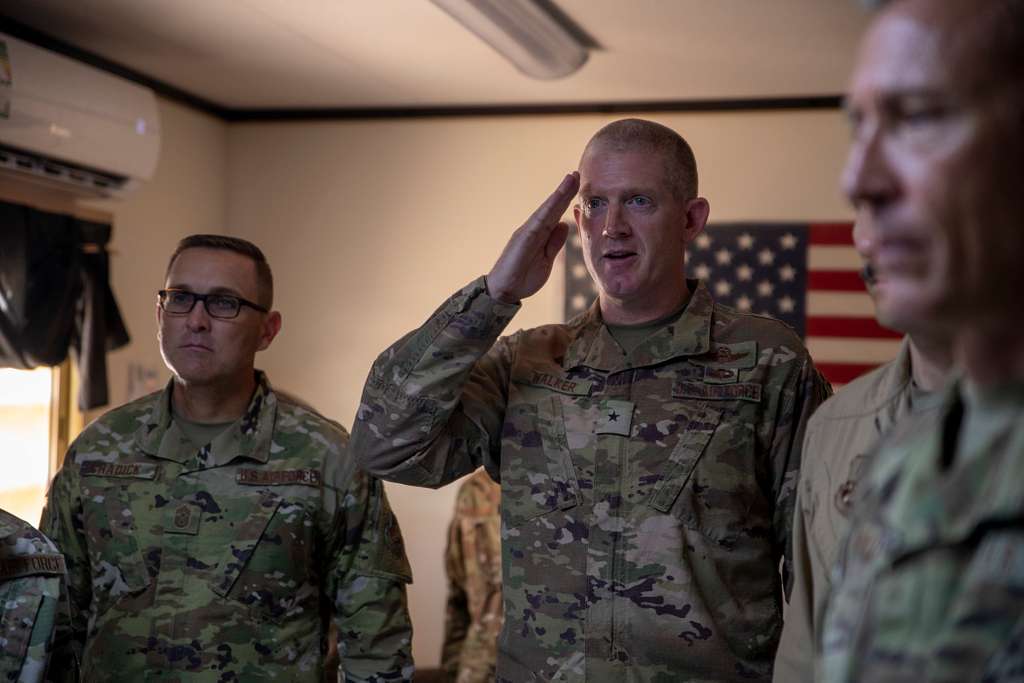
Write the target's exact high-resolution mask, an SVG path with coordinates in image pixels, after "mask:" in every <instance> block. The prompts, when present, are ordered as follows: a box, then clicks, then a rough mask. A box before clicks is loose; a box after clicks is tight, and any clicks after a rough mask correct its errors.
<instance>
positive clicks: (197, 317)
mask: <svg viewBox="0 0 1024 683" xmlns="http://www.w3.org/2000/svg"><path fill="white" fill-rule="evenodd" d="M185 322H186V324H187V325H188V328H189V329H190V330H192V331H194V332H199V331H202V330H206V329H209V327H210V314H209V313H208V312H207V311H206V302H205V301H196V303H195V306H193V307H192V310H191V311H189V312H188V315H187V316H186V318H185Z"/></svg>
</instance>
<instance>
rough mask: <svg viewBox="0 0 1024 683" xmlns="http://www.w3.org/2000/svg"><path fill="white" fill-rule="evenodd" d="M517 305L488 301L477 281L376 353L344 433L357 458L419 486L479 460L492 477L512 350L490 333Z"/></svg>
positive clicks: (450, 477)
mask: <svg viewBox="0 0 1024 683" xmlns="http://www.w3.org/2000/svg"><path fill="white" fill-rule="evenodd" d="M518 310H519V306H518V305H509V304H502V303H500V302H497V301H495V300H494V299H492V298H491V297H490V296H489V295H488V294H487V291H486V287H485V284H484V279H483V278H478V279H477V280H475V281H474V282H473V283H471V284H470V285H468V286H466V287H465V288H463V289H462V290H460V291H459V292H457V293H456V294H455V295H453V296H452V297H451V298H449V299H448V301H447V302H445V303H444V304H443V305H442V306H441V307H440V308H439V309H438V310H437V311H436V312H435V313H434V314H433V315H432V316H431V317H430V319H429V320H427V322H426V323H425V324H424V325H423V326H422V327H420V328H419V329H417V330H415V331H413V332H411V333H410V334H408V335H406V336H405V337H404V338H402V339H401V340H399V341H398V342H397V343H395V344H394V345H392V346H391V347H390V348H389V349H387V350H386V351H385V352H384V353H382V354H381V355H380V356H379V357H378V358H377V360H376V362H375V363H374V364H373V367H372V368H371V370H370V374H369V377H368V378H367V380H366V385H365V387H364V388H363V395H362V399H361V401H360V405H359V410H358V412H357V414H356V420H355V424H354V426H353V430H352V450H353V453H354V454H355V457H356V459H357V460H358V461H359V463H360V464H361V465H362V466H363V467H364V468H366V469H367V470H368V471H369V472H372V473H373V474H375V475H376V476H379V477H381V478H383V479H387V480H389V481H397V482H401V483H404V484H412V485H416V486H428V487H438V486H443V485H444V484H447V483H449V482H452V481H454V480H455V479H458V478H459V477H461V476H463V475H465V474H468V473H470V472H472V471H473V470H475V469H476V468H477V467H479V466H480V465H484V467H486V468H487V470H488V472H490V473H492V474H496V473H497V470H498V466H497V463H498V457H499V456H498V454H499V451H500V438H501V425H502V422H503V420H504V414H505V405H506V401H507V388H508V374H509V368H510V367H511V351H510V344H509V342H508V341H507V340H502V341H501V342H499V343H498V344H495V340H497V338H498V335H500V334H501V332H502V330H504V328H505V327H506V326H507V325H508V323H509V321H510V320H511V319H512V316H513V315H514V314H515V313H516V311H518ZM492 347H493V348H492Z"/></svg>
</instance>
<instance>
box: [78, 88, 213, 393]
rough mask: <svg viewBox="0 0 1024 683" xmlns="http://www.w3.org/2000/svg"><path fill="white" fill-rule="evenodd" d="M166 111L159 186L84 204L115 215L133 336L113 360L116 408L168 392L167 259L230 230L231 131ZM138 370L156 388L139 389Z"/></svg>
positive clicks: (122, 293)
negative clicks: (162, 328) (159, 299)
mask: <svg viewBox="0 0 1024 683" xmlns="http://www.w3.org/2000/svg"><path fill="white" fill-rule="evenodd" d="M159 105H160V125H161V128H162V138H161V139H162V142H161V148H160V161H159V164H158V165H157V169H156V173H155V175H154V177H153V179H152V180H151V181H149V182H147V183H145V184H144V185H143V186H142V187H141V188H139V190H138V191H136V192H135V193H133V194H131V195H129V196H128V198H126V199H123V200H104V201H90V202H85V203H84V204H85V205H87V206H89V207H92V208H97V209H100V210H103V211H107V212H110V213H111V214H113V216H114V230H113V238H112V240H111V244H110V250H111V259H110V263H111V265H110V270H111V276H110V279H111V287H112V288H113V291H114V296H115V297H116V298H117V302H118V306H119V307H120V309H121V315H122V316H123V317H124V320H125V324H126V325H127V327H128V332H129V333H130V334H131V337H132V341H131V344H129V345H128V346H127V347H125V348H123V349H120V350H118V351H114V352H113V353H111V354H109V355H108V356H107V362H108V378H109V384H110V398H111V403H110V405H111V406H116V405H119V404H121V403H124V402H125V401H127V400H128V399H129V398H135V397H137V396H140V395H142V394H143V393H145V392H146V391H147V390H149V389H150V388H152V389H158V388H162V386H163V384H164V382H166V381H167V378H168V377H170V374H169V373H168V372H167V369H166V368H165V367H164V363H163V360H162V359H161V358H160V350H159V348H158V346H157V341H156V292H157V290H158V289H160V288H161V287H162V286H163V283H164V269H165V268H166V267H167V258H168V257H169V256H170V255H171V252H172V251H173V250H174V247H175V245H176V244H177V243H178V240H180V239H181V238H182V237H184V236H185V235H189V234H192V233H196V232H223V230H224V224H225V216H226V202H227V193H226V185H227V182H226V170H227V125H226V124H224V123H223V122H222V121H220V120H218V119H216V118H213V117H211V116H208V115H206V114H202V113H199V112H197V111H195V110H193V109H191V108H188V107H183V106H181V105H178V104H175V103H172V102H168V101H166V100H162V99H161V100H159ZM134 368H137V369H140V370H143V371H144V372H145V373H146V374H147V375H148V376H149V377H150V379H149V381H148V382H142V383H140V382H138V381H137V380H136V381H135V382H134V383H132V382H131V379H130V377H129V371H130V370H132V369H134ZM130 384H132V385H133V387H132V390H131V392H129V389H130V387H129V385H130ZM129 393H131V394H133V395H131V396H130V395H129ZM100 412H102V411H100Z"/></svg>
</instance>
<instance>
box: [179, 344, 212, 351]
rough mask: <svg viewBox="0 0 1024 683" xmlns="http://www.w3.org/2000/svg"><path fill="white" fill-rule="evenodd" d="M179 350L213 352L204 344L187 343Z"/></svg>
mask: <svg viewBox="0 0 1024 683" xmlns="http://www.w3.org/2000/svg"><path fill="white" fill-rule="evenodd" d="M181 348H183V349H188V350H190V351H213V349H211V348H210V347H209V346H206V345H205V344H199V343H197V342H188V343H185V344H182V345H181Z"/></svg>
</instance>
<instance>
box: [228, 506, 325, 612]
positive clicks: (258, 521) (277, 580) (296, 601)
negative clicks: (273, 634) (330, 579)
mask: <svg viewBox="0 0 1024 683" xmlns="http://www.w3.org/2000/svg"><path fill="white" fill-rule="evenodd" d="M232 507H233V508H234V509H233V510H230V511H229V512H228V514H229V515H236V516H237V517H238V518H240V519H241V522H240V523H239V522H236V524H235V527H234V528H233V529H232V536H231V539H230V541H229V543H228V547H227V548H226V549H225V551H224V554H223V556H222V557H221V560H220V562H218V564H217V567H218V569H217V572H216V574H215V576H214V578H213V581H212V583H213V585H212V589H213V592H214V593H216V594H218V595H220V596H222V597H226V598H229V599H231V600H235V601H237V602H240V603H242V604H243V605H245V606H246V607H248V608H249V609H250V611H251V614H252V615H253V616H254V618H256V619H258V620H261V621H271V622H279V621H280V620H282V619H283V618H284V617H286V616H287V615H288V614H289V613H292V612H294V611H296V610H299V611H301V610H303V609H305V608H306V607H309V608H310V609H313V607H311V606H309V605H306V603H307V602H309V601H310V600H311V599H315V597H316V595H315V594H316V590H315V588H314V586H313V581H312V574H313V573H312V571H311V568H310V558H311V555H312V533H313V528H314V524H312V523H310V519H309V514H308V512H307V510H306V508H305V507H304V506H303V505H301V504H298V503H293V502H289V501H288V500H286V499H285V498H284V497H283V496H281V495H278V494H277V493H274V492H273V491H269V490H264V491H260V492H259V495H258V496H247V497H243V498H241V499H239V500H236V501H235V502H234V503H233V505H232Z"/></svg>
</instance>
